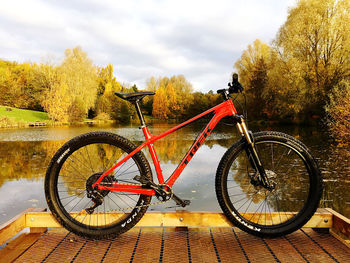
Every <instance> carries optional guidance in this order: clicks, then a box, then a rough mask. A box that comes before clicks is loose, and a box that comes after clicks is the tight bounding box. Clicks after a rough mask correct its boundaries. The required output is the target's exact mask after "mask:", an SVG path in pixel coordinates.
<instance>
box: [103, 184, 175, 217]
mask: <svg viewBox="0 0 350 263" xmlns="http://www.w3.org/2000/svg"><path fill="white" fill-rule="evenodd" d="M106 184H110V183H104V185H106ZM168 187H169V186H168ZM169 188H170V187H169ZM170 190H171V195H170V197H169V198H168V199H167V200H164V201H159V202H155V203H150V204H146V205H138V206H129V207H126V208H121V209H113V210H111V212H116V211H125V210H128V209H130V208H132V209H135V208H136V209H137V208H142V207H146V206H147V207H148V206H151V205H159V204H163V203H166V202H168V201H169V200H170V199H171V198H172V197H173V191H172V189H171V188H170Z"/></svg>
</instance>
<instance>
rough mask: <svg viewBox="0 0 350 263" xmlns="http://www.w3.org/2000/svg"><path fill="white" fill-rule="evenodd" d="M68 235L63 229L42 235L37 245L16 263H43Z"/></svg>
mask: <svg viewBox="0 0 350 263" xmlns="http://www.w3.org/2000/svg"><path fill="white" fill-rule="evenodd" d="M67 234H68V231H66V230H63V229H59V230H50V231H49V232H48V233H45V234H44V235H42V236H41V237H40V238H39V239H38V241H37V242H36V243H35V244H33V245H32V246H31V247H30V248H29V249H28V250H27V251H26V252H25V253H24V254H22V255H21V256H20V257H19V258H18V259H17V260H16V263H22V262H23V263H27V262H42V261H43V260H44V259H45V258H46V257H47V256H48V255H49V254H50V252H52V251H53V250H54V249H55V247H56V246H57V245H58V244H59V243H60V242H61V241H62V240H63V239H64V238H65V237H66V236H67Z"/></svg>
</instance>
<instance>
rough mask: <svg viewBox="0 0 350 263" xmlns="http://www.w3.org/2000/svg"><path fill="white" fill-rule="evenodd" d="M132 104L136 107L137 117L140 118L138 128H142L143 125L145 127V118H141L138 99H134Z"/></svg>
mask: <svg viewBox="0 0 350 263" xmlns="http://www.w3.org/2000/svg"><path fill="white" fill-rule="evenodd" d="M134 105H135V108H136V112H137V115H138V116H139V119H140V123H141V127H140V129H142V128H143V127H146V123H145V119H144V118H143V114H142V112H141V109H140V105H139V100H135V102H134Z"/></svg>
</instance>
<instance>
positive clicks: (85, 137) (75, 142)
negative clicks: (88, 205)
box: [45, 132, 153, 239]
mask: <svg viewBox="0 0 350 263" xmlns="http://www.w3.org/2000/svg"><path fill="white" fill-rule="evenodd" d="M93 139H95V140H97V141H99V142H100V143H103V142H107V143H108V142H112V141H114V142H115V143H116V144H115V145H121V146H123V147H125V148H127V149H129V152H131V151H132V150H134V149H136V148H137V146H135V144H133V143H132V142H131V141H129V140H128V139H126V138H124V137H122V136H119V135H117V134H114V133H109V132H89V133H85V134H82V135H79V136H77V137H74V138H73V139H71V140H70V141H68V142H66V143H65V144H64V145H63V146H62V147H61V148H60V149H59V150H58V151H57V152H56V154H55V155H54V157H53V158H52V159H51V162H50V164H49V166H48V169H47V172H46V176H45V196H46V201H47V204H48V206H49V208H50V210H51V213H52V215H53V216H54V218H55V219H56V220H57V222H58V223H59V224H60V225H62V226H63V227H65V228H66V229H67V230H69V231H71V232H73V233H75V234H77V235H79V236H82V237H86V238H91V239H110V238H115V237H117V236H118V235H120V234H122V233H124V232H126V231H128V230H130V229H131V228H132V227H134V226H135V225H136V224H137V223H138V222H139V221H140V219H141V218H142V216H143V215H144V214H145V212H146V210H147V208H148V206H147V204H149V203H150V201H151V196H145V197H144V199H145V202H144V204H145V206H143V207H142V208H141V209H140V211H139V212H138V214H137V216H135V217H133V218H132V220H131V222H130V223H128V224H126V225H125V227H120V225H121V223H118V224H117V226H115V227H114V228H113V230H110V231H108V233H104V231H96V230H94V231H93V232H91V231H90V230H89V229H82V228H81V227H80V226H76V225H75V224H74V222H72V221H70V220H69V219H68V218H66V217H62V216H60V213H59V212H58V211H56V207H59V205H57V202H55V200H53V198H52V197H51V194H52V192H53V191H54V190H53V189H50V188H51V187H52V184H50V182H51V180H53V177H54V176H55V175H54V174H51V173H52V172H54V171H53V169H54V168H55V165H56V162H57V160H58V158H60V156H62V154H63V153H64V151H65V150H66V149H68V148H70V147H72V148H73V149H74V148H75V147H77V148H79V145H81V144H83V145H84V143H86V142H88V141H89V140H93ZM85 145H87V144H85ZM83 147H84V146H83ZM72 152H74V151H72ZM134 160H135V162H137V163H138V164H139V165H140V168H141V171H142V172H143V174H142V176H146V177H148V179H149V180H151V181H153V178H152V172H151V168H150V165H149V163H148V161H147V159H146V157H145V156H144V154H143V153H142V152H141V151H140V152H138V153H136V154H135V155H134ZM62 163H64V161H63V162H62ZM62 165H63V164H62ZM62 165H61V166H62ZM130 214H131V213H130ZM128 218H129V217H127V218H126V219H124V221H126V220H127V219H128ZM72 224H73V226H72ZM75 226H76V227H75Z"/></svg>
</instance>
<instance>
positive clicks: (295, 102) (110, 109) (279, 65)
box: [0, 0, 350, 139]
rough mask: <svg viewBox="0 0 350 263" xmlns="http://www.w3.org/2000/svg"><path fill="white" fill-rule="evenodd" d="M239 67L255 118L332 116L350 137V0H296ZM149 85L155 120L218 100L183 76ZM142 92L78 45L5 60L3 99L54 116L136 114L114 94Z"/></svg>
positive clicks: (341, 134)
mask: <svg viewBox="0 0 350 263" xmlns="http://www.w3.org/2000/svg"><path fill="white" fill-rule="evenodd" d="M234 66H235V68H236V69H237V71H238V73H239V77H240V81H241V82H242V84H243V86H244V88H245V90H246V92H245V94H246V97H247V109H248V110H249V115H250V116H252V117H253V118H254V119H260V120H267V119H268V120H274V121H278V122H294V123H300V122H304V123H310V121H312V120H314V121H315V120H317V121H318V122H319V121H323V120H327V122H328V124H329V126H330V129H331V131H332V132H333V134H334V135H335V136H336V137H337V138H347V139H349V134H350V125H349V122H348V120H349V114H350V113H349V110H348V109H349V108H350V99H349V96H350V2H349V1H347V0H338V1H336V0H323V1H320V0H300V1H298V2H297V4H296V6H295V7H293V8H291V9H290V10H289V13H288V17H287V20H286V22H285V23H284V24H283V25H282V26H281V28H280V30H279V31H278V32H277V35H276V38H275V39H274V40H273V41H272V43H271V44H266V43H263V42H262V41H260V40H259V39H257V40H255V41H254V42H253V43H252V44H250V45H249V46H248V47H247V49H246V50H244V51H243V53H242V55H241V57H240V58H239V59H238V60H237V61H236V62H235V63H234ZM116 75H117V74H116ZM146 89H147V90H151V91H154V92H155V95H154V96H147V97H146V98H145V99H144V100H143V105H142V108H143V110H144V111H145V113H146V114H147V115H149V119H152V120H160V121H164V120H167V121H169V120H177V121H179V120H183V119H186V118H189V117H191V116H194V115H195V114H198V113H200V112H202V111H204V110H206V109H208V108H210V107H212V106H214V105H216V104H217V103H218V102H219V101H220V100H221V98H220V97H219V96H218V95H217V94H214V92H213V91H209V92H208V93H203V92H195V91H194V89H193V87H192V85H191V83H190V82H189V81H188V80H186V78H185V76H182V75H177V76H172V77H164V76H163V77H150V78H149V80H148V81H147V83H146ZM138 90H139V88H138V87H136V86H135V85H129V84H122V83H120V82H119V81H118V80H117V78H116V77H115V72H114V68H113V66H112V65H107V66H102V67H101V66H95V65H94V64H93V62H92V61H91V60H90V59H89V58H88V55H87V53H86V52H84V51H83V50H82V49H81V48H80V47H76V48H73V49H67V50H66V51H65V57H64V59H63V61H62V63H61V64H60V65H50V64H36V63H17V62H10V61H4V60H0V94H1V96H0V105H3V106H9V107H15V108H20V109H29V110H38V111H42V112H47V116H48V118H49V119H50V120H51V121H59V122H77V121H82V120H83V119H84V118H87V117H88V118H92V119H97V120H115V121H117V122H129V121H130V120H135V119H137V116H136V113H135V111H134V108H133V106H132V105H131V104H130V103H127V102H126V101H123V100H121V99H119V98H117V97H116V96H115V95H114V92H135V91H138ZM0 116H1V115H0Z"/></svg>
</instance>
